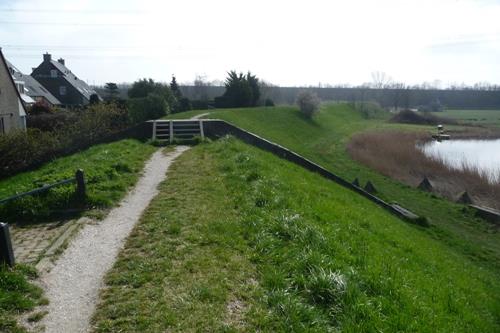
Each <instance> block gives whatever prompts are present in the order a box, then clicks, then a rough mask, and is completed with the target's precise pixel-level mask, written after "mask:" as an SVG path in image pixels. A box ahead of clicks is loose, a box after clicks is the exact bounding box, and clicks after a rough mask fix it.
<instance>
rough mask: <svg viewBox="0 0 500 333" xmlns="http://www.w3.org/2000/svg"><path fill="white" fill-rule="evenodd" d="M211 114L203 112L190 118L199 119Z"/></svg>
mask: <svg viewBox="0 0 500 333" xmlns="http://www.w3.org/2000/svg"><path fill="white" fill-rule="evenodd" d="M209 114H210V112H206V113H202V114H199V115H196V116H193V117H191V118H190V120H198V119H201V118H203V117H205V116H207V115H209Z"/></svg>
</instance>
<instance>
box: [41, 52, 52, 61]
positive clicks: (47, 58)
mask: <svg viewBox="0 0 500 333" xmlns="http://www.w3.org/2000/svg"><path fill="white" fill-rule="evenodd" d="M51 60H52V55H51V54H49V53H45V54H44V55H43V61H44V62H49V61H51Z"/></svg>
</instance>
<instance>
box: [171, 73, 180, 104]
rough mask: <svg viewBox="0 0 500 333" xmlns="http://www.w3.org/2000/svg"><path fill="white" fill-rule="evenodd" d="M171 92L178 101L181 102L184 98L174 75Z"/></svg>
mask: <svg viewBox="0 0 500 333" xmlns="http://www.w3.org/2000/svg"><path fill="white" fill-rule="evenodd" d="M170 90H171V91H172V93H173V94H174V96H175V98H177V100H180V99H181V98H182V92H181V89H180V88H179V85H178V84H177V80H176V78H175V76H174V75H172V82H170Z"/></svg>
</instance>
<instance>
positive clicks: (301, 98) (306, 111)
mask: <svg viewBox="0 0 500 333" xmlns="http://www.w3.org/2000/svg"><path fill="white" fill-rule="evenodd" d="M320 103H321V101H320V99H319V97H318V95H316V94H315V93H313V92H311V91H308V90H303V91H301V92H300V93H299V95H298V96H297V105H298V106H299V108H300V112H302V114H303V115H305V116H306V117H308V118H312V116H314V114H315V113H316V112H318V111H319V105H320Z"/></svg>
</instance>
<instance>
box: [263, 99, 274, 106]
mask: <svg viewBox="0 0 500 333" xmlns="http://www.w3.org/2000/svg"><path fill="white" fill-rule="evenodd" d="M264 105H265V106H274V102H273V100H272V99H270V98H266V101H265V102H264Z"/></svg>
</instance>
